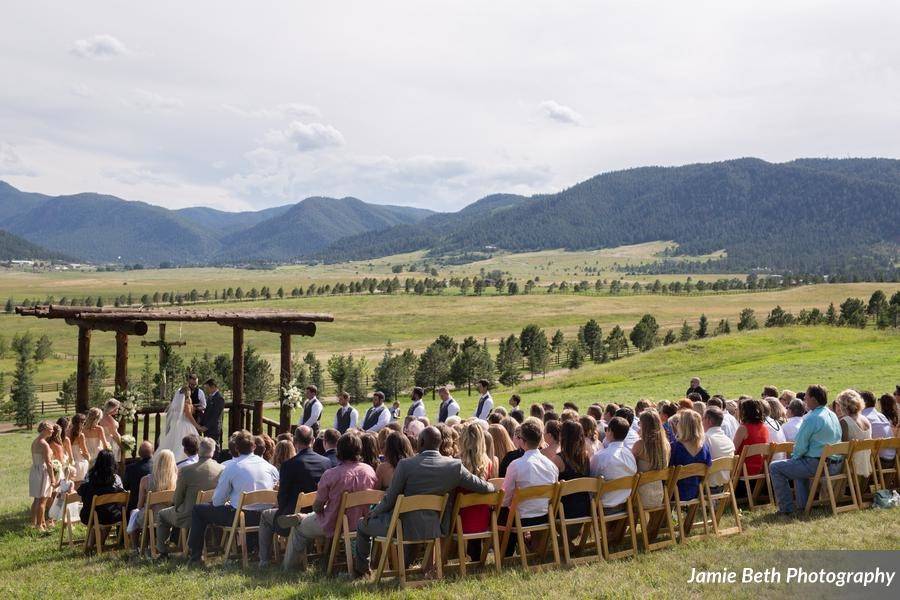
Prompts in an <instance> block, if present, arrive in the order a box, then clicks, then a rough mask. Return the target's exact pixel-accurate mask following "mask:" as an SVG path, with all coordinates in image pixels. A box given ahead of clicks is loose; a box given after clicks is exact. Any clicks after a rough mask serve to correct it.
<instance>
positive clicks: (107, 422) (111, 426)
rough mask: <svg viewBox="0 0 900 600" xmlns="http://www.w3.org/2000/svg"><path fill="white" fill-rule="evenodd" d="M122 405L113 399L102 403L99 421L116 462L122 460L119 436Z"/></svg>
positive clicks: (120, 438)
mask: <svg viewBox="0 0 900 600" xmlns="http://www.w3.org/2000/svg"><path fill="white" fill-rule="evenodd" d="M121 407H122V404H121V403H120V402H119V401H118V400H116V399H115V398H110V399H109V400H107V401H106V402H104V403H103V418H102V419H100V427H102V428H103V432H104V433H105V434H106V440H107V442H109V449H110V450H112V453H113V457H114V458H115V459H116V462H120V461H121V460H122V445H121V440H122V436H121V435H119V409H120V408H121Z"/></svg>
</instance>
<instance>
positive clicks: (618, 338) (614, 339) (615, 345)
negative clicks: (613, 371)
mask: <svg viewBox="0 0 900 600" xmlns="http://www.w3.org/2000/svg"><path fill="white" fill-rule="evenodd" d="M606 346H607V349H608V351H609V353H610V354H612V355H613V358H619V355H620V354H621V353H622V352H625V351H626V350H627V349H628V338H626V337H625V331H624V330H623V329H622V328H621V327H619V326H618V325H616V326H615V327H613V328H612V331H610V332H609V335H608V336H606Z"/></svg>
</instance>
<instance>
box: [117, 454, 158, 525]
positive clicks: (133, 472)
mask: <svg viewBox="0 0 900 600" xmlns="http://www.w3.org/2000/svg"><path fill="white" fill-rule="evenodd" d="M152 470H153V461H152V460H151V459H149V458H141V459H139V460H137V461H135V462H133V463H131V464H130V465H128V466H127V467H125V478H124V479H123V480H122V484H123V485H124V486H125V489H126V490H128V491H129V492H131V496H129V497H128V514H131V511H132V510H134V509H135V507H137V501H138V490H139V489H140V488H141V479H143V478H144V475H149V474H150V471H152Z"/></svg>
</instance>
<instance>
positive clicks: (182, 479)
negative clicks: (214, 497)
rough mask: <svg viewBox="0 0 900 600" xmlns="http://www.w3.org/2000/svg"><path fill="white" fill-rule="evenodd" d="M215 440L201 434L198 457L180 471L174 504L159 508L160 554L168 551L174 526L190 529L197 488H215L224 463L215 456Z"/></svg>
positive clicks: (157, 528)
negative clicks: (218, 461)
mask: <svg viewBox="0 0 900 600" xmlns="http://www.w3.org/2000/svg"><path fill="white" fill-rule="evenodd" d="M215 451H216V442H215V441H214V440H213V439H212V438H208V437H205V438H202V439H201V440H200V449H199V451H198V452H197V454H198V456H199V460H198V461H197V462H195V463H194V464H192V465H186V466H184V467H182V469H181V470H180V471H179V472H178V482H177V483H176V484H175V495H174V497H173V498H172V506H170V507H168V508H164V509H162V510H161V511H159V512H158V513H157V515H156V518H157V519H159V523H158V524H157V526H156V549H157V550H158V551H159V554H160V556H161V557H163V558H165V557H167V556H168V554H169V546H168V543H169V535H171V533H172V528H175V527H177V528H179V529H187V528H189V527H190V526H191V512H192V510H193V508H194V504H195V503H196V501H197V492H201V491H206V490H212V489H215V487H216V484H217V483H218V482H219V474H220V473H221V472H222V469H224V467H223V466H222V465H220V464H219V463H217V462H216V461H214V460H213V458H212V457H213V454H215Z"/></svg>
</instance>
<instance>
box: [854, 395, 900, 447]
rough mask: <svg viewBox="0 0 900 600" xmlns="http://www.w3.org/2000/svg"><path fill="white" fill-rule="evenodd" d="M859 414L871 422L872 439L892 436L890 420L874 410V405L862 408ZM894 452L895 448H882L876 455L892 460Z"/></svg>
mask: <svg viewBox="0 0 900 600" xmlns="http://www.w3.org/2000/svg"><path fill="white" fill-rule="evenodd" d="M861 414H862V416H864V417H865V418H867V419H868V420H869V423H871V424H872V439H873V440H874V439H878V438H889V437H894V430H893V429H892V428H891V422H890V421H888V420H887V417H885V416H884V415H883V414H881V413H880V412H878V411H877V410H875V407H874V406H870V407H868V408H864V409H862V413H861ZM896 454H897V451H896V450H882V451H881V452H879V453H878V456H880V457H881V458H885V459H887V460H894V456H895V455H896Z"/></svg>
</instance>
